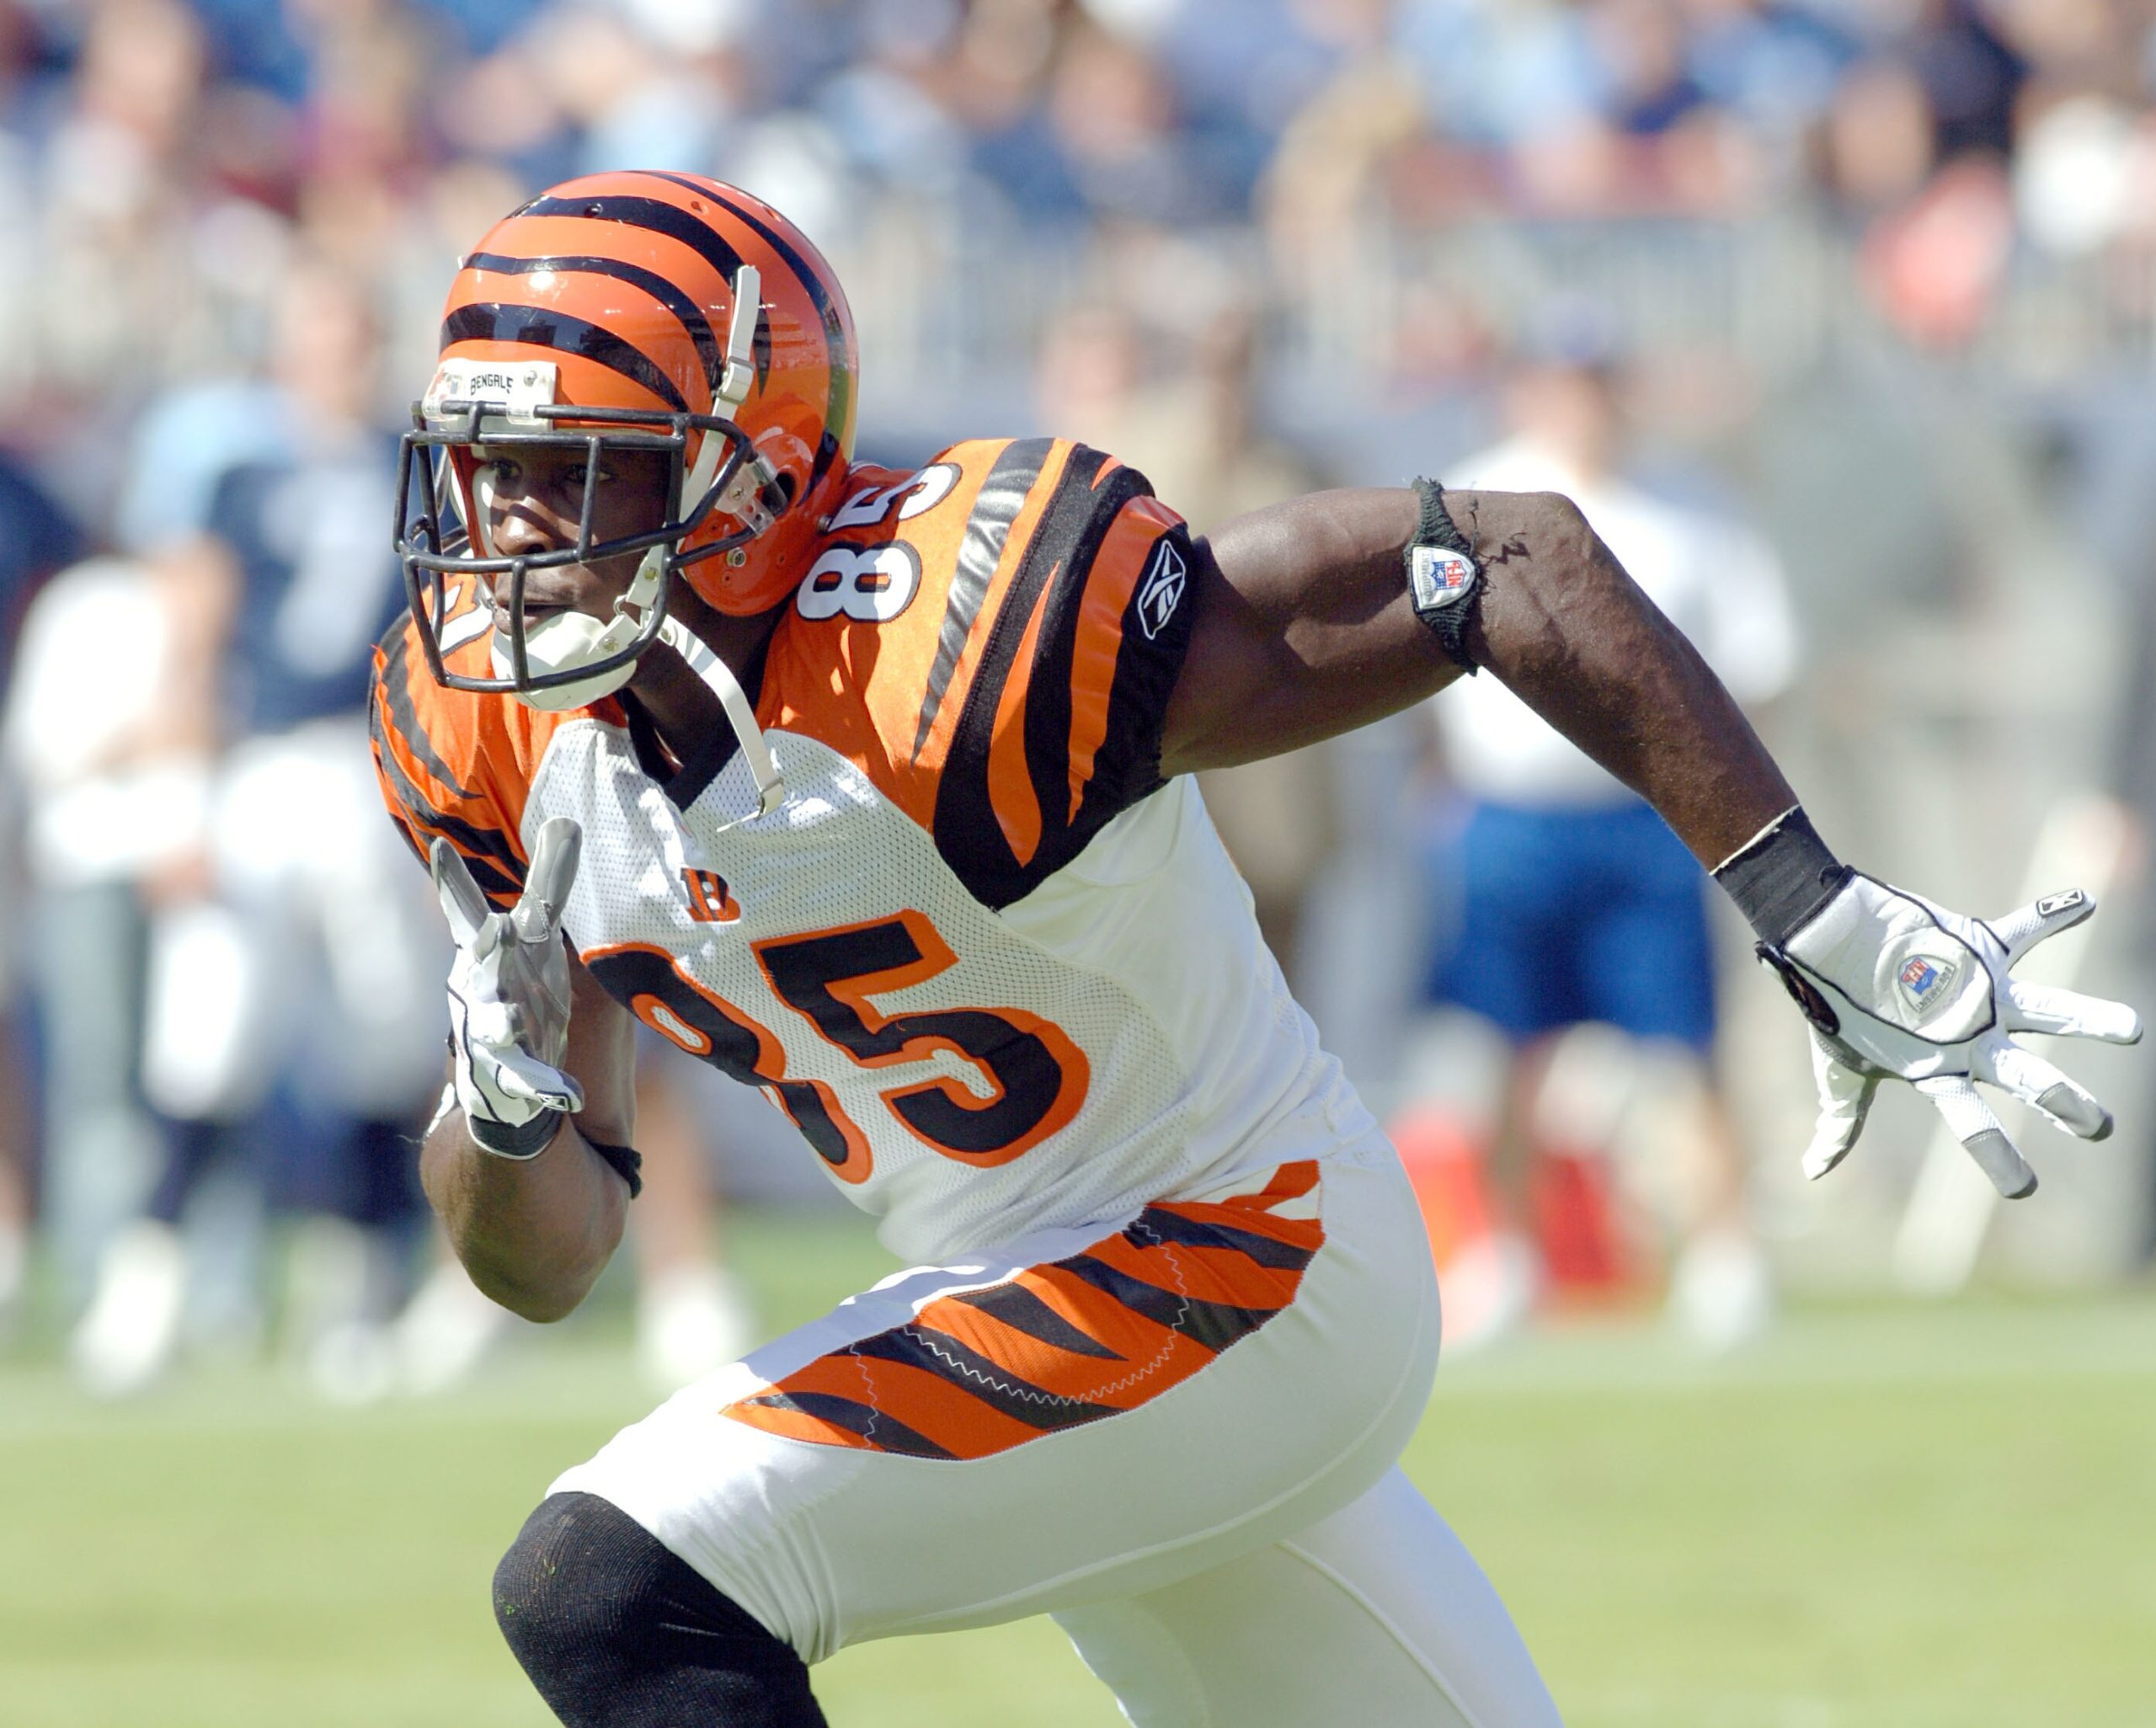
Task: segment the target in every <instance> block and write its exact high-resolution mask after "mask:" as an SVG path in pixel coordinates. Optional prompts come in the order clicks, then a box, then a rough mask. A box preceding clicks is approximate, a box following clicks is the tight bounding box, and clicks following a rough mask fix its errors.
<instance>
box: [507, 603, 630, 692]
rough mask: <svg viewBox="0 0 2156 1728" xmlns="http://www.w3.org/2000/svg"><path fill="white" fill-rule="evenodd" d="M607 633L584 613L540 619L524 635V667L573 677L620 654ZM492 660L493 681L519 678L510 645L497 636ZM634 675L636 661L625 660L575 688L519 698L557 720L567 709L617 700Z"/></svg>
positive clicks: (559, 686) (564, 687)
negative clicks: (613, 697)
mask: <svg viewBox="0 0 2156 1728" xmlns="http://www.w3.org/2000/svg"><path fill="white" fill-rule="evenodd" d="M607 628H608V627H607V626H606V625H604V624H602V623H601V622H600V621H599V620H598V619H596V618H594V617H590V616H586V615H585V614H584V613H582V612H557V613H555V614H554V615H553V616H552V617H551V618H542V619H541V620H540V621H538V623H537V624H536V625H534V626H533V627H531V629H529V630H527V631H526V632H524V658H525V663H526V664H527V665H529V666H530V667H531V669H532V671H534V672H535V673H538V674H540V675H545V674H547V673H550V672H574V670H575V669H577V668H578V667H579V666H588V665H590V664H592V663H593V662H594V661H596V660H603V659H606V658H608V656H609V655H610V654H611V653H618V652H619V651H620V650H619V649H618V648H612V647H610V646H609V644H608V643H607V641H606V635H607ZM493 659H494V676H496V677H497V678H514V677H515V675H516V668H515V663H514V662H513V661H512V660H511V659H510V652H509V648H508V645H507V644H506V643H504V642H503V641H502V640H501V638H500V637H499V635H497V636H496V637H495V638H494V648H493ZM636 670H637V666H636V662H635V661H633V660H623V661H621V662H620V663H618V664H615V665H612V666H609V667H607V668H606V669H605V670H604V671H601V672H595V673H594V674H593V675H591V676H590V677H589V678H581V679H579V680H577V681H576V682H575V683H574V684H553V685H547V687H546V688H545V689H543V690H520V691H516V692H515V696H516V699H517V700H518V701H520V702H522V703H523V704H524V705H525V706H526V707H528V708H539V709H542V710H544V711H545V712H547V713H549V714H558V713H560V712H562V711H563V709H565V708H581V707H584V705H585V704H586V703H589V702H595V701H598V700H599V699H600V697H601V696H611V695H613V694H614V692H615V691H617V690H619V689H620V688H621V687H622V685H625V684H627V682H628V681H629V680H630V679H632V678H633V677H634V676H635V675H636Z"/></svg>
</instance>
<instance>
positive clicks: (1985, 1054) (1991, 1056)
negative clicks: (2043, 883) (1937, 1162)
mask: <svg viewBox="0 0 2156 1728" xmlns="http://www.w3.org/2000/svg"><path fill="white" fill-rule="evenodd" d="M1715 875H1716V879H1717V880H1719V881H1721V883H1722V884H1723V886H1725V887H1726V888H1729V889H1730V891H1731V893H1732V895H1733V896H1734V897H1735V899H1737V904H1738V905H1739V906H1740V907H1742V909H1743V910H1744V912H1745V913H1746V915H1747V916H1748V917H1749V918H1750V919H1751V920H1752V922H1753V927H1754V928H1755V929H1757V930H1758V932H1759V935H1760V936H1761V938H1762V940H1761V941H1760V943H1759V946H1758V954H1759V957H1760V959H1761V960H1763V961H1764V962H1765V963H1766V964H1768V965H1769V966H1770V967H1772V968H1774V970H1775V971H1776V972H1777V973H1780V975H1781V979H1782V983H1783V984H1785V986H1786V987H1787V988H1788V990H1789V993H1790V995H1791V996H1793V997H1795V998H1796V1003H1797V1005H1798V1006H1799V1007H1800V1008H1801V1009H1802V1010H1803V1011H1804V1013H1805V1017H1806V1019H1808V1020H1809V1021H1811V1022H1812V1074H1813V1076H1814V1078H1815V1079H1816V1080H1817V1083H1818V1087H1819V1123H1818V1127H1817V1129H1816V1130H1815V1131H1814V1133H1813V1135H1812V1144H1811V1146H1810V1147H1809V1148H1808V1149H1806V1152H1805V1155H1804V1172H1805V1174H1806V1176H1824V1175H1825V1174H1826V1173H1827V1172H1828V1171H1830V1170H1832V1169H1833V1167H1834V1166H1835V1165H1837V1164H1839V1163H1840V1162H1841V1161H1842V1160H1843V1159H1844V1157H1845V1156H1847V1155H1848V1153H1849V1148H1850V1147H1852V1146H1854V1144H1856V1138H1857V1135H1858V1134H1859V1133H1860V1132H1861V1131H1862V1129H1863V1128H1864V1119H1865V1113H1866V1112H1868V1111H1869V1110H1870V1107H1871V1100H1872V1096H1873V1094H1874V1093H1875V1092H1876V1091H1878V1089H1879V1082H1880V1081H1881V1080H1886V1079H1888V1078H1893V1079H1898V1080H1908V1081H1909V1082H1910V1083H1911V1084H1912V1085H1914V1086H1915V1087H1916V1089H1917V1090H1918V1091H1920V1092H1922V1093H1923V1094H1924V1096H1926V1097H1928V1098H1929V1099H1930V1100H1931V1101H1932V1102H1933V1103H1934V1104H1935V1105H1937V1106H1938V1107H1939V1112H1940V1115H1941V1116H1942V1117H1945V1121H1946V1125H1947V1127H1948V1128H1950V1129H1951V1130H1952V1132H1953V1134H1954V1137H1955V1138H1956V1139H1958V1140H1959V1141H1961V1144H1962V1145H1963V1146H1965V1147H1966V1148H1967V1149H1968V1152H1969V1155H1970V1156H1971V1157H1972V1158H1974V1159H1975V1160H1976V1161H1977V1165H1979V1166H1980V1167H1981V1168H1982V1169H1983V1172H1984V1174H1985V1175H1986V1176H1989V1177H1990V1178H1991V1179H1992V1181H1993V1183H1994V1184H1995V1185H1996V1186H1997V1187H1998V1189H1999V1192H2000V1193H2002V1194H2004V1195H2005V1196H2006V1197H2008V1198H2009V1199H2010V1200H2015V1199H2020V1197H2023V1196H2024V1195H2026V1194H2031V1193H2033V1192H2035V1191H2036V1172H2035V1171H2032V1170H2031V1169H2030V1168H2029V1165H2028V1163H2027V1161H2026V1160H2024V1159H2023V1157H2022V1156H2021V1155H2020V1152H2019V1151H2017V1150H2016V1149H2015V1145H2014V1143H2013V1142H2012V1141H2011V1140H2009V1139H2007V1137H2006V1131H2005V1130H2004V1128H2002V1127H2000V1125H1999V1118H1998V1117H1996V1116H1994V1115H1993V1113H1992V1111H1991V1107H1989V1106H1988V1105H1987V1104H1986V1103H1985V1102H1984V1101H1983V1099H1982V1098H1981V1097H1979V1096H1977V1089H1976V1084H1975V1083H1976V1082H1977V1081H1978V1080H1983V1081H1984V1082H1985V1083H1986V1084H1987V1085H1994V1086H1997V1087H1999V1089H2000V1090H2001V1091H2006V1092H2010V1093H2012V1094H2013V1095H2014V1096H2015V1097H2017V1098H2019V1099H2020V1100H2021V1101H2023V1102H2025V1103H2026V1104H2028V1105H2029V1106H2031V1107H2032V1108H2034V1109H2035V1110H2036V1111H2037V1112H2039V1113H2040V1114H2041V1115H2043V1116H2044V1117H2047V1118H2048V1119H2049V1120H2050V1121H2052V1122H2054V1123H2057V1125H2058V1126H2059V1127H2061V1128H2064V1129H2065V1130H2066V1131H2067V1132H2068V1133H2073V1134H2079V1136H2080V1137H2081V1138H2082V1139H2087V1140H2100V1139H2103V1138H2104V1137H2105V1135H2106V1134H2108V1133H2111V1112H2108V1111H2107V1110H2105V1108H2104V1107H2103V1106H2102V1105H2100V1104H2099V1103H2098V1102H2097V1101H2095V1099H2094V1098H2092V1097H2090V1096H2089V1094H2088V1092H2087V1091H2084V1089H2083V1088H2082V1087H2081V1086H2079V1085H2077V1084H2076V1083H2075V1082H2074V1081H2073V1080H2069V1079H2068V1078H2067V1076H2066V1075H2063V1074H2062V1073H2061V1072H2060V1071H2059V1070H2058V1069H2056V1068H2054V1067H2053V1066H2052V1064H2050V1063H2048V1062H2047V1061H2045V1060H2044V1059H2043V1058H2042V1057H2041V1056H2038V1055H2036V1054H2035V1053H2033V1052H2031V1051H2029V1050H2025V1049H2024V1048H2022V1047H2021V1046H2020V1044H2018V1043H2015V1041H2014V1035H2015V1033H2017V1032H2056V1033H2062V1034H2068V1035H2071V1036H2073V1037H2089V1038H2100V1039H2101V1040H2102V1041H2103V1042H2104V1043H2110V1044H2131V1043H2137V1042H2138V1041H2139V1039H2140V1037H2141V1017H2140V1016H2138V1015H2137V1014H2136V1013H2135V1012H2134V1011H2133V1010H2132V1009H2131V1008H2129V1007H2127V1005H2125V1004H2123V1003H2121V1002H2108V1001H2105V1000H2102V999H2100V998H2099V997H2095V996H2084V995H2079V994H2078V993H2077V992H2075V991H2073V990H2063V989H2051V988H2047V987H2044V986H2040V985H2036V984H2021V983H2019V982H2017V981H2016V980H2015V979H2014V978H2012V977H2011V976H2010V975H2009V974H2010V973H2011V971H2012V968H2014V966H2015V963H2018V962H2019V961H2020V958H2021V957H2022V956H2023V955H2025V954H2026V953H2027V952H2029V951H2030V950H2031V948H2033V947H2036V944H2037V943H2039V942H2041V941H2044V940H2045V939H2046V938H2047V937H2049V936H2057V934H2058V933H2059V932H2060V931H2064V930H2071V929H2072V928H2073V926H2074V925H2077V924H2079V923H2080V922H2082V920H2084V919H2086V918H2087V917H2088V916H2089V914H2091V913H2092V912H2094V911H2095V909H2096V903H2095V901H2094V900H2092V899H2089V896H2088V895H2086V894H2084V893H2081V892H2080V891H2079V889H2069V890H2068V891H2067V892H2066V893H2057V894H2047V895H2046V896H2045V897H2044V898H2043V899H2041V900H2038V901H2037V902H2036V904H2033V905H2030V906H2025V907H2023V908H2022V909H2020V911H2018V912H2015V913H2011V914H2009V915H2008V916H2006V917H2004V918H1999V919H1993V920H1983V919H1977V918H1966V917H1964V916H1962V915H1961V914H1960V913H1958V912H1950V911H1948V910H1946V909H1945V908H1944V907H1942V906H1936V905H1934V904H1932V903H1931V902H1930V901H1929V900H1926V899H1922V898H1921V897H1919V896H1918V895H1916V894H1912V893H1905V892H1904V891H1903V890H1902V889H1900V888H1890V887H1888V886H1887V884H1886V883H1882V882H1877V881H1875V880H1874V879H1873V878H1871V877H1868V876H1865V875H1862V874H1860V872H1856V871H1854V870H1850V869H1849V868H1847V867H1844V866H1843V865H1841V864H1838V863H1837V862H1836V861H1835V860H1834V858H1833V854H1831V853H1830V852H1828V851H1827V849H1826V847H1825V846H1824V845H1823V844H1822V843H1821V842H1820V840H1819V838H1818V836H1817V835H1816V834H1815V833H1813V832H1812V826H1811V824H1810V823H1809V822H1807V821H1806V820H1805V819H1804V813H1803V812H1802V811H1801V810H1791V811H1789V812H1786V813H1785V814H1784V815H1783V816H1782V817H1780V818H1779V819H1777V820H1776V821H1775V822H1774V824H1770V825H1769V828H1768V829H1766V830H1765V831H1764V833H1763V834H1761V835H1760V836H1759V837H1758V839H1757V840H1753V842H1752V844H1751V845H1748V846H1746V847H1745V848H1744V849H1743V850H1742V851H1740V852H1738V853H1737V855H1736V856H1733V857H1732V858H1731V859H1729V860H1728V861H1726V862H1725V863H1724V864H1723V865H1722V866H1721V867H1720V868H1719V869H1717V870H1716V872H1715Z"/></svg>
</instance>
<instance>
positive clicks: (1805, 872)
mask: <svg viewBox="0 0 2156 1728" xmlns="http://www.w3.org/2000/svg"><path fill="white" fill-rule="evenodd" d="M1849 874H1850V872H1849V867H1848V866H1847V865H1845V864H1844V863H1842V862H1841V861H1840V860H1838V858H1836V857H1835V856H1834V855H1833V853H1832V852H1830V851H1828V850H1827V843H1826V841H1824V840H1821V839H1820V838H1819V834H1818V830H1817V829H1814V828H1813V827H1812V819H1811V818H1810V817H1808V816H1806V814H1805V813H1804V810H1803V808H1802V807H1801V805H1800V806H1796V807H1795V808H1790V809H1789V810H1787V811H1785V812H1784V813H1782V815H1780V817H1778V818H1777V819H1775V820H1774V822H1773V823H1771V824H1769V826H1768V827H1767V828H1766V829H1764V831H1763V832H1762V833H1761V834H1760V835H1758V838H1757V839H1755V840H1750V841H1748V842H1747V843H1746V844H1745V845H1744V846H1743V847H1742V848H1741V849H1740V850H1739V851H1735V852H1732V854H1731V855H1730V856H1728V857H1726V858H1725V859H1724V860H1723V861H1721V863H1720V864H1718V865H1716V867H1715V871H1714V878H1715V880H1716V882H1718V883H1721V885H1722V886H1723V887H1724V888H1726V889H1728V890H1729V897H1730V899H1732V900H1734V901H1736V902H1737V910H1738V911H1740V912H1742V914H1743V915H1745V917H1746V919H1747V920H1749V921H1750V923H1751V925H1752V928H1753V930H1755V931H1758V935H1759V940H1760V941H1763V942H1765V943H1767V944H1768V945H1769V946H1770V947H1776V948H1779V947H1780V946H1781V945H1782V944H1783V943H1784V942H1785V941H1788V940H1789V938H1790V936H1794V935H1795V934H1796V932H1797V931H1800V930H1801V929H1802V928H1803V927H1804V925H1806V923H1807V922H1808V921H1809V920H1811V918H1812V915H1813V914H1814V913H1815V912H1817V910H1818V909H1820V908H1821V907H1822V906H1823V905H1825V904H1827V902H1828V900H1830V899H1833V895H1834V892H1835V890H1836V889H1838V888H1840V887H1841V885H1842V884H1843V883H1844V882H1846V881H1848V880H1849Z"/></svg>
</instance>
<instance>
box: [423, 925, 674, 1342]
mask: <svg viewBox="0 0 2156 1728" xmlns="http://www.w3.org/2000/svg"><path fill="white" fill-rule="evenodd" d="M570 968H571V970H570V1009H569V1035H568V1051H567V1052H566V1053H565V1054H564V1056H563V1063H562V1066H563V1068H564V1069H567V1070H568V1072H569V1073H571V1074H573V1075H575V1076H576V1078H577V1080H578V1082H579V1084H580V1085H582V1086H583V1088H584V1109H583V1110H582V1111H581V1112H579V1114H577V1115H576V1116H574V1117H568V1118H567V1119H565V1120H564V1122H563V1126H562V1129H561V1132H560V1133H558V1134H556V1135H555V1137H554V1139H553V1141H552V1144H550V1145H549V1146H548V1147H547V1149H546V1150H545V1151H544V1152H542V1153H541V1154H540V1155H539V1156H537V1157H536V1158H532V1159H527V1160H521V1161H520V1160H513V1159H508V1158H497V1157H495V1156H494V1155H493V1154H492V1153H489V1152H485V1151H483V1150H481V1149H480V1148H479V1147H478V1145H477V1144H474V1143H473V1141H472V1137H471V1136H470V1135H469V1134H467V1133H466V1132H465V1131H464V1113H463V1112H462V1111H461V1110H455V1109H452V1110H451V1112H449V1114H448V1115H447V1116H446V1117H444V1118H443V1119H442V1120H441V1121H440V1123H436V1124H435V1128H434V1129H433V1131H432V1132H431V1133H429V1134H428V1136H427V1141H426V1144H425V1146H424V1148H422V1149H421V1150H420V1154H419V1183H420V1186H421V1187H424V1189H425V1190H426V1192H427V1199H428V1201H429V1202H430V1203H431V1204H432V1205H433V1207H434V1209H435V1212H436V1213H439V1214H440V1217H441V1221H442V1226H443V1228H444V1229H446V1231H447V1232H448V1234H449V1240H450V1245H451V1247H452V1248H453V1249H454V1250H455V1251H456V1257H457V1258H458V1259H459V1260H461V1261H463V1262H464V1268H465V1270H466V1271H467V1272H470V1273H471V1275H472V1283H475V1284H477V1285H478V1287H479V1288H480V1289H481V1290H483V1291H484V1292H485V1293H487V1294H488V1296H489V1297H491V1298H493V1299H494V1300H495V1301H496V1302H499V1304H501V1305H502V1306H503V1307H504V1308H506V1309H510V1311H511V1312H512V1313H515V1314H520V1315H523V1316H524V1318H525V1319H526V1320H559V1319H561V1318H562V1316H563V1315H566V1314H568V1312H569V1310H570V1309H574V1307H575V1306H576V1305H577V1304H579V1302H581V1301H583V1300H584V1297H585V1295H586V1294H587V1293H589V1292H590V1288H591V1287H592V1285H593V1283H595V1282H596V1280H597V1279H598V1277H599V1274H600V1272H601V1271H602V1270H604V1268H605V1267H606V1262H607V1261H609V1260H610V1259H611V1258H612V1257H613V1253H614V1250H615V1248H616V1246H617V1245H619V1244H620V1242H621V1240H622V1227H623V1226H624V1224H626V1223H627V1219H628V1209H629V1186H628V1184H627V1182H625V1181H622V1178H621V1176H620V1175H619V1174H617V1173H616V1171H615V1170H614V1167H613V1166H612V1165H610V1164H608V1163H607V1162H606V1160H605V1159H603V1158H601V1157H600V1155H598V1154H597V1153H596V1152H595V1151H593V1150H592V1149H591V1144H590V1142H591V1140H594V1139H596V1140H602V1141H604V1142H605V1143H606V1144H608V1145H610V1146H627V1145H631V1144H634V1136H635V1132H636V1022H635V1021H633V1020H632V1019H631V1018H630V1017H629V1013H628V1011H627V1009H625V1008H623V1007H622V1005H620V1004H619V1003H618V1002H616V1001H615V1000H614V999H613V998H612V997H611V996H609V995H607V994H606V992H605V991H604V990H602V989H600V987H599V985H598V984H597V983H596V982H595V980H594V979H593V978H592V976H591V974H590V973H589V972H587V971H586V970H585V969H584V968H583V967H582V966H580V965H578V964H577V963H575V962H574V961H572V962H571V963H570ZM587 1135H589V1137H590V1138H589V1139H587V1138H586V1136H587Z"/></svg>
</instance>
